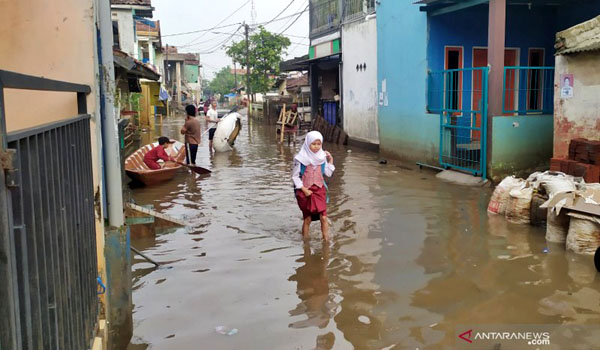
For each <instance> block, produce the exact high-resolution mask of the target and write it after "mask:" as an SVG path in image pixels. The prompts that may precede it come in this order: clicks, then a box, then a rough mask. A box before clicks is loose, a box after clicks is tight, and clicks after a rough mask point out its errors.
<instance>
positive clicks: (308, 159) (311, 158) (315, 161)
mask: <svg viewBox="0 0 600 350" xmlns="http://www.w3.org/2000/svg"><path fill="white" fill-rule="evenodd" d="M316 140H321V142H323V135H321V133H320V132H318V131H311V132H309V133H308V134H306V138H305V139H304V144H303V145H302V148H301V149H300V152H298V154H296V156H295V157H294V159H295V160H297V161H299V162H300V163H302V164H304V165H309V164H311V165H321V164H323V163H325V161H326V160H327V157H326V156H325V151H323V148H321V149H320V150H319V151H318V152H317V153H315V152H313V151H311V150H310V144H311V143H313V142H315V141H316Z"/></svg>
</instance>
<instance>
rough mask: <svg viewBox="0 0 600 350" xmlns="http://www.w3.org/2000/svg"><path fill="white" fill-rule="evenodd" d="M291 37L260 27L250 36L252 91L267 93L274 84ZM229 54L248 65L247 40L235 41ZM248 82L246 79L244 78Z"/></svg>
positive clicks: (236, 60) (249, 54)
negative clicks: (274, 78)
mask: <svg viewBox="0 0 600 350" xmlns="http://www.w3.org/2000/svg"><path fill="white" fill-rule="evenodd" d="M290 44H291V43H290V39H288V38H286V37H285V36H283V35H279V34H274V33H271V32H269V31H268V30H266V29H265V28H263V27H262V26H259V27H258V32H256V33H255V34H252V35H251V36H250V37H249V48H248V63H249V66H250V67H249V68H250V69H249V71H250V89H251V91H252V92H261V93H265V92H267V91H269V90H270V89H271V87H272V86H273V77H275V76H277V75H279V64H280V63H281V61H282V55H283V54H284V53H285V49H286V48H287V47H288V46H290ZM226 53H227V55H228V56H229V57H231V58H232V59H233V60H234V61H235V62H239V63H241V64H242V66H243V67H244V68H246V71H247V72H248V67H247V66H246V41H245V40H243V41H240V42H237V43H234V44H233V45H231V46H230V47H229V48H228V49H227V52H226ZM242 81H243V83H244V84H246V80H245V79H243V80H242Z"/></svg>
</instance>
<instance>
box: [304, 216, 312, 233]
mask: <svg viewBox="0 0 600 350" xmlns="http://www.w3.org/2000/svg"><path fill="white" fill-rule="evenodd" d="M311 221H312V220H311V218H310V216H309V217H306V218H304V220H303V221H302V238H304V239H307V238H308V232H309V229H310V222H311Z"/></svg>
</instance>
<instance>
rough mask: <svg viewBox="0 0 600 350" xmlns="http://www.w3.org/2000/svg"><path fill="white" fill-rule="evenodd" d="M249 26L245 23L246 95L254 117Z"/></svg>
mask: <svg viewBox="0 0 600 350" xmlns="http://www.w3.org/2000/svg"><path fill="white" fill-rule="evenodd" d="M248 31H249V28H248V25H247V24H246V22H244V32H245V35H246V94H247V95H248V116H249V117H250V116H252V91H251V89H250V41H249V40H248Z"/></svg>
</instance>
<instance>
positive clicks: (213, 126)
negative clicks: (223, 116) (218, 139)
mask: <svg viewBox="0 0 600 350" xmlns="http://www.w3.org/2000/svg"><path fill="white" fill-rule="evenodd" d="M206 121H207V122H208V128H209V129H208V151H209V152H212V150H213V138H214V137H215V131H217V123H219V113H217V101H216V100H213V101H212V103H211V105H210V109H209V110H208V112H207V114H206Z"/></svg>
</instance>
